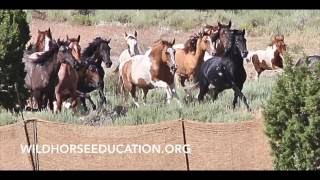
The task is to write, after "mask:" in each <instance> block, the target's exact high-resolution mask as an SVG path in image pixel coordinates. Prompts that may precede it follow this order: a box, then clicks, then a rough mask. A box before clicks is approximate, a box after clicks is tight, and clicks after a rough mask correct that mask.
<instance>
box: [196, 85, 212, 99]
mask: <svg viewBox="0 0 320 180" xmlns="http://www.w3.org/2000/svg"><path fill="white" fill-rule="evenodd" d="M199 85H200V92H199V94H198V101H199V102H200V101H203V98H204V96H205V95H206V93H207V92H208V90H209V87H208V86H209V85H208V84H204V83H201V84H199Z"/></svg>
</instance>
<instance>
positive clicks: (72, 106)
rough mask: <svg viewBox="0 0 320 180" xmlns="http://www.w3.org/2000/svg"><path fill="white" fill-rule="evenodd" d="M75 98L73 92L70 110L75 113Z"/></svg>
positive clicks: (76, 103) (76, 102)
mask: <svg viewBox="0 0 320 180" xmlns="http://www.w3.org/2000/svg"><path fill="white" fill-rule="evenodd" d="M77 98H78V96H77V95H76V94H75V93H73V96H72V98H71V108H72V111H73V112H74V113H75V112H76V110H77V105H78V101H77Z"/></svg>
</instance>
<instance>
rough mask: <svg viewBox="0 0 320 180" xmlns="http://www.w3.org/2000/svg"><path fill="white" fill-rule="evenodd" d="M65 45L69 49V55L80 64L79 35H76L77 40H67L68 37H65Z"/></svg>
mask: <svg viewBox="0 0 320 180" xmlns="http://www.w3.org/2000/svg"><path fill="white" fill-rule="evenodd" d="M67 44H69V45H68V47H69V48H70V49H71V53H72V55H73V57H74V58H75V59H76V60H77V61H78V62H79V63H81V60H80V58H81V46H80V35H78V37H77V38H69V36H68V35H67Z"/></svg>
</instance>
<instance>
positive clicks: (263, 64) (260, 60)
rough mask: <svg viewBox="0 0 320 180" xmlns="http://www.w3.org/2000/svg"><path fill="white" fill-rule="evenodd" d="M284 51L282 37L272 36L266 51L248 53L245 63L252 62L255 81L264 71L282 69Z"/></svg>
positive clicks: (284, 46)
mask: <svg viewBox="0 0 320 180" xmlns="http://www.w3.org/2000/svg"><path fill="white" fill-rule="evenodd" d="M285 51H286V44H285V43H284V36H283V35H276V36H273V38H272V44H271V45H269V46H268V47H267V49H266V50H258V51H251V52H249V54H248V57H247V62H252V64H253V66H254V68H255V70H256V76H255V79H256V80H258V79H259V76H260V74H261V73H262V72H263V71H265V70H275V69H282V68H283V60H284V58H283V54H284V53H285Z"/></svg>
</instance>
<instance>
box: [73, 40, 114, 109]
mask: <svg viewBox="0 0 320 180" xmlns="http://www.w3.org/2000/svg"><path fill="white" fill-rule="evenodd" d="M110 41H111V39H109V40H105V39H102V38H101V37H97V38H95V39H94V40H93V42H91V43H89V46H88V47H87V48H85V49H84V51H83V53H82V55H81V61H82V62H83V63H85V64H93V65H95V67H96V68H97V72H98V73H99V76H100V79H101V80H102V81H100V82H99V87H97V86H95V85H94V86H92V84H90V83H89V84H87V81H81V80H80V81H79V84H78V86H79V88H78V90H79V91H81V92H83V93H90V92H92V91H93V90H96V89H98V90H99V96H100V103H99V107H101V106H102V105H103V103H106V102H107V101H106V97H105V95H104V92H103V90H104V81H103V79H104V74H105V72H104V70H103V68H102V66H101V63H102V61H103V62H104V63H105V66H106V67H107V68H110V67H111V65H112V61H111V59H110V52H111V48H110V46H109V43H110ZM80 100H81V102H82V105H83V107H86V104H85V98H84V97H80ZM89 100H90V99H89ZM90 103H91V104H92V106H93V109H95V108H94V107H95V105H94V104H93V102H92V100H90Z"/></svg>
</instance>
